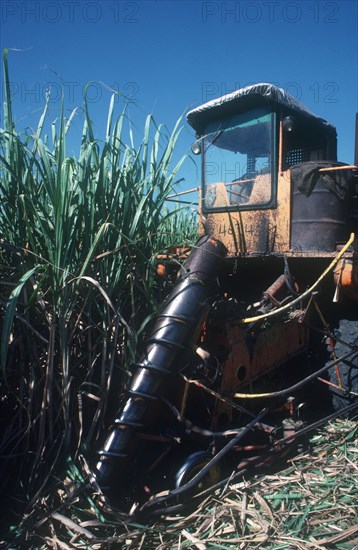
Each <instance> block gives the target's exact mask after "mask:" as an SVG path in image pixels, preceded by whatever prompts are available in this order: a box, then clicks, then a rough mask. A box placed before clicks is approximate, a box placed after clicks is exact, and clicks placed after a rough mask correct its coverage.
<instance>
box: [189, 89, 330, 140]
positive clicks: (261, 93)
mask: <svg viewBox="0 0 358 550" xmlns="http://www.w3.org/2000/svg"><path fill="white" fill-rule="evenodd" d="M265 106H271V108H272V109H274V110H281V109H283V110H284V111H285V112H287V114H295V113H296V114H299V115H301V116H304V117H306V118H308V119H310V120H311V121H312V123H316V124H317V125H318V126H320V127H321V130H325V131H326V132H327V131H328V132H330V131H331V132H332V133H334V134H336V129H335V128H334V126H332V125H331V124H329V123H328V122H327V121H326V120H324V119H323V118H320V117H317V116H316V115H315V114H314V113H312V112H311V111H309V109H307V108H306V107H305V106H304V105H302V104H301V103H299V101H297V100H296V99H295V98H293V97H292V96H290V95H289V94H288V93H287V92H286V91H285V90H284V89H283V88H277V87H276V86H274V85H273V84H267V83H260V84H253V85H252V86H246V87H245V88H241V89H239V90H236V91H235V92H232V93H230V94H226V95H224V96H222V97H219V98H217V99H213V100H212V101H208V102H207V103H204V104H203V105H200V106H199V107H196V108H195V109H192V110H191V111H189V112H188V114H187V115H186V118H187V120H188V122H189V124H190V125H191V126H192V127H193V128H194V130H195V131H196V132H198V133H199V134H202V133H203V131H204V128H205V126H206V125H207V124H208V123H209V122H212V121H214V120H218V119H222V118H226V117H229V116H231V115H234V114H238V113H240V112H243V111H247V110H250V109H256V108H259V107H265Z"/></svg>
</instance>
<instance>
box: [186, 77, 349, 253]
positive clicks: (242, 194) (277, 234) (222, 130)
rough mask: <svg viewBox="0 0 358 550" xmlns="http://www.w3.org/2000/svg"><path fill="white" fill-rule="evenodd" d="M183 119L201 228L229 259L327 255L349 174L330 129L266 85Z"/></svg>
mask: <svg viewBox="0 0 358 550" xmlns="http://www.w3.org/2000/svg"><path fill="white" fill-rule="evenodd" d="M187 119H188V122H189V123H190V124H191V126H192V127H193V128H194V129H195V130H196V136H197V140H196V142H195V143H194V145H193V152H194V153H195V154H197V155H200V157H201V165H202V187H201V198H200V215H201V223H202V227H204V225H205V231H210V233H212V234H213V235H214V236H216V237H217V238H219V239H220V240H221V241H223V242H224V244H225V245H226V246H227V248H228V250H229V253H231V254H233V255H246V256H251V255H262V254H277V253H283V254H293V255H294V254H295V253H298V252H299V253H300V254H302V253H303V252H304V253H307V254H308V255H309V254H311V253H314V254H317V252H319V251H323V252H324V253H330V252H332V253H333V252H334V251H335V249H336V246H337V243H339V242H340V241H341V240H344V239H345V237H346V233H347V230H348V225H349V224H348V222H347V219H346V218H347V216H348V215H349V213H348V211H347V204H348V203H349V200H348V197H350V195H351V192H352V185H351V183H350V180H351V179H352V170H351V169H349V170H348V171H347V170H346V168H347V167H346V166H344V165H342V164H341V163H337V162H336V154H337V153H336V148H337V146H336V130H335V128H334V127H333V126H331V125H330V124H329V123H327V122H326V121H325V120H323V119H321V118H318V117H316V116H315V115H314V114H313V113H311V112H310V111H308V110H307V109H306V108H305V107H304V106H303V105H301V104H300V103H298V102H297V101H296V100H295V99H294V98H292V97H291V96H289V95H288V94H287V93H286V92H284V91H283V90H282V89H279V88H277V87H275V86H273V85H272V84H255V85H253V86H248V87H246V88H243V89H240V90H237V91H236V92H233V93H231V94H228V95H225V96H223V97H221V98H219V99H217V100H213V101H210V102H208V103H205V104H204V105H202V106H200V107H198V108H196V109H193V110H192V111H190V112H189V113H188V115H187ZM348 168H349V167H348ZM332 169H334V170H333V171H332ZM337 178H338V180H339V181H336V180H337ZM342 182H343V183H342ZM342 190H343V192H342ZM327 219H329V220H331V224H330V225H329V224H327ZM325 220H326V221H325Z"/></svg>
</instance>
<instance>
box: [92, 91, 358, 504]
mask: <svg viewBox="0 0 358 550" xmlns="http://www.w3.org/2000/svg"><path fill="white" fill-rule="evenodd" d="M187 119H188V122H189V124H190V125H191V126H192V127H193V128H194V130H195V132H196V141H195V143H194V144H193V148H192V150H193V153H194V154H195V155H198V158H199V159H200V163H201V168H202V183H201V188H200V192H199V237H200V238H199V241H198V243H197V244H196V246H195V247H193V249H192V251H191V252H190V254H189V257H188V258H187V259H186V260H185V262H184V264H183V265H182V266H181V268H180V270H179V274H178V277H177V279H176V282H175V283H174V285H173V288H172V290H171V292H170V293H169V295H168V297H167V298H166V300H165V301H164V303H163V305H162V308H161V309H160V311H159V312H158V315H157V317H156V320H155V323H154V325H153V328H152V331H151V332H150V331H149V333H148V338H147V340H146V341H145V342H144V344H143V350H142V355H141V356H140V359H139V361H138V362H137V363H136V364H135V365H134V366H133V378H132V382H131V384H130V386H129V388H128V390H127V393H126V395H125V396H124V399H123V405H122V406H121V408H120V410H119V411H118V414H117V417H116V420H115V422H114V425H113V427H112V429H111V430H110V431H109V434H108V436H107V438H106V441H105V443H104V445H103V447H102V449H101V450H100V452H99V460H98V463H97V465H96V477H97V481H98V484H99V485H100V487H101V488H102V489H103V490H104V491H108V492H111V493H112V494H113V492H114V493H116V492H118V487H121V488H122V490H123V486H125V483H124V480H125V479H127V481H128V479H129V480H130V481H131V483H132V481H133V479H136V475H137V478H138V479H139V478H140V480H139V481H138V484H139V485H141V486H142V502H143V501H144V500H145V498H149V501H148V503H147V504H146V503H144V504H143V505H142V508H141V510H148V509H152V510H153V509H154V510H156V509H157V511H158V508H156V507H158V506H159V510H160V509H161V505H163V506H164V507H166V506H167V505H168V502H169V503H171V504H173V502H174V501H175V502H177V498H178V495H179V494H183V493H185V492H186V494H187V495H188V494H189V495H192V494H193V493H192V491H193V490H194V489H195V490H196V492H198V491H199V490H203V488H205V486H206V484H207V483H210V484H212V482H213V479H214V480H216V479H217V478H218V477H219V474H218V470H217V468H218V464H220V461H221V459H222V457H223V456H224V454H227V453H228V452H229V451H230V452H232V451H236V453H237V455H238V456H240V457H241V459H242V453H243V454H244V456H245V452H249V453H251V452H254V453H257V452H259V449H262V448H265V449H266V450H270V449H271V450H272V449H275V448H277V447H280V445H281V443H280V441H281V440H278V439H277V437H278V435H277V434H281V436H280V437H282V433H283V435H284V434H285V429H286V428H285V427H284V426H285V425H286V424H285V422H286V420H287V418H288V419H289V420H290V421H291V422H292V425H291V428H290V430H289V433H290V434H291V435H290V436H289V437H292V433H294V432H295V430H297V429H299V427H300V426H301V424H300V422H301V420H300V414H301V413H300V412H299V411H300V410H301V407H302V402H301V401H300V399H301V393H300V392H301V390H305V389H307V388H309V389H310V392H311V397H312V393H313V402H315V404H316V407H318V408H320V407H321V405H322V401H321V396H320V394H319V392H318V390H317V384H318V385H321V386H322V387H325V388H327V389H328V393H329V394H330V395H331V397H332V403H333V409H334V410H335V411H336V412H338V413H339V412H342V411H343V413H346V412H347V411H351V410H353V409H354V408H355V407H356V405H357V397H358V268H357V253H358V241H357V236H358V178H357V167H356V166H355V165H354V166H352V165H347V164H344V163H340V162H337V143H336V142H337V139H336V130H335V128H334V127H333V126H331V125H330V124H329V123H328V122H326V121H325V120H323V119H321V118H319V117H317V116H315V115H314V114H313V113H311V112H310V111H308V110H307V109H306V108H305V107H304V106H303V105H301V104H300V103H298V102H297V101H296V100H295V99H294V98H292V97H290V96H289V95H288V94H287V93H286V92H285V91H284V90H281V89H279V88H276V87H275V86H273V85H271V84H256V85H253V86H249V87H247V88H243V89H240V90H237V91H236V92H233V93H231V94H228V95H226V96H223V97H221V98H218V99H217V100H213V101H210V102H208V103H205V104H204V105H201V106H200V107H197V108H196V109H193V110H192V111H190V112H189V113H188V115H187ZM356 162H357V157H356ZM182 194H183V193H180V195H182ZM176 252H177V258H180V259H182V257H181V256H186V251H185V254H181V252H183V251H180V250H179V251H176ZM166 259H167V258H166V256H165V255H162V256H161V258H159V262H158V263H159V267H158V271H159V272H160V273H161V274H162V275H163V274H164V275H165V266H164V264H165V261H166ZM179 263H181V262H179ZM325 355H326V357H325ZM304 399H306V398H304ZM278 411H281V412H280V414H281V415H282V417H281V419H280V420H278V419H277V414H278ZM270 414H271V419H272V420H271V421H270ZM263 418H265V424H263V423H262V419H263ZM266 419H267V420H266ZM270 422H271V423H270ZM292 426H293V427H292ZM282 430H283V432H282ZM239 462H240V461H239V460H238V463H239ZM168 463H175V464H176V465H177V466H176V472H175V475H174V477H171V474H170V471H171V468H169V469H168V468H167V464H168ZM131 468H132V469H131ZM238 470H239V471H241V470H240V468H238ZM128 471H131V472H132V474H130V475H129V476H128ZM133 471H135V472H137V474H136V475H134V474H133ZM163 471H166V472H167V474H165V475H162V472H163ZM138 472H142V473H143V472H146V475H144V478H145V479H144V481H143V475H139V474H138ZM155 472H157V473H158V472H160V473H161V474H160V475H162V481H163V484H162V485H161V486H160V488H165V489H167V490H168V491H169V493H166V495H167V496H166V497H165V498H164V497H158V498H156V497H154V495H153V491H154V492H155V483H154V482H153V477H152V476H154V474H155ZM116 473H117V474H118V475H119V477H120V479H117V481H116V482H114V481H113V479H114V478H115V477H116ZM133 475H134V477H133ZM193 476H194V481H192V480H191V478H193ZM117 477H118V476H117ZM173 484H174V489H173ZM127 488H128V487H127ZM199 492H200V491H199ZM204 492H205V491H204ZM143 495H144V496H143ZM163 498H164V500H163ZM174 508H175V506H174ZM175 509H176V508H175ZM166 510H168V508H166ZM158 513H159V512H158Z"/></svg>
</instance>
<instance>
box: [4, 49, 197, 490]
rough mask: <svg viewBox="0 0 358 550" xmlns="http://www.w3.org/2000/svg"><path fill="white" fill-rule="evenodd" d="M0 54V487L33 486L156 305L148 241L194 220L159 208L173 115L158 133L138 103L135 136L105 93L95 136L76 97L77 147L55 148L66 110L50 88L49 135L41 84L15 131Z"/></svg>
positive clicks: (95, 427)
mask: <svg viewBox="0 0 358 550" xmlns="http://www.w3.org/2000/svg"><path fill="white" fill-rule="evenodd" d="M7 58H8V52H7V51H4V58H3V66H4V81H5V95H4V97H5V101H4V127H3V128H2V129H1V134H0V140H1V142H0V166H1V168H0V199H1V203H0V239H1V240H0V269H1V275H0V276H1V282H0V300H1V301H0V315H1V317H0V318H1V324H2V329H1V330H2V333H1V378H0V423H1V426H0V427H1V432H0V433H1V436H0V460H1V470H2V471H3V472H6V479H4V478H3V479H2V480H1V489H2V490H3V491H4V490H6V488H8V487H9V485H10V483H11V486H12V487H14V485H15V486H16V484H18V483H19V482H20V483H21V484H22V486H23V487H24V489H25V492H26V493H27V494H28V495H29V497H31V496H33V497H34V495H35V494H38V493H39V491H41V489H42V488H43V486H44V485H45V484H46V482H47V480H48V476H49V475H50V474H51V472H52V471H53V470H54V468H57V467H58V465H59V464H60V463H61V460H62V459H63V458H64V457H65V456H66V454H67V453H69V452H72V453H75V452H76V451H77V450H78V449H79V448H80V446H81V445H82V444H83V443H87V444H91V445H93V444H94V442H95V441H96V439H97V438H98V436H99V434H100V433H101V432H102V430H103V425H104V424H105V422H106V418H108V417H111V415H112V414H113V411H114V410H115V409H116V407H117V405H118V401H117V399H118V394H119V391H120V389H121V388H123V387H124V386H125V384H126V383H127V378H128V366H129V364H130V362H131V360H132V357H133V351H134V349H135V347H136V345H137V341H138V340H139V339H140V337H141V334H142V332H143V331H144V330H145V326H146V321H147V319H148V316H149V312H150V311H152V310H154V309H155V305H156V282H155V269H154V267H155V258H156V254H157V253H158V252H159V251H161V250H163V248H165V247H167V246H170V245H171V244H174V243H175V244H178V243H179V244H180V243H183V244H185V243H188V242H190V241H191V240H192V239H193V238H194V236H195V233H196V228H195V224H194V223H193V222H194V215H193V214H191V213H190V211H183V210H175V209H172V210H168V209H167V208H166V207H165V198H166V196H167V195H168V193H169V192H170V191H171V190H172V189H173V187H174V186H175V185H176V184H177V183H178V179H177V174H178V171H179V169H180V167H181V166H182V163H183V161H184V157H183V158H180V159H179V160H177V161H176V162H174V156H173V154H174V149H175V146H176V143H177V140H178V137H179V134H180V128H179V126H180V121H178V123H177V124H176V126H175V128H174V130H173V132H172V133H170V134H168V133H167V131H166V129H165V127H164V126H156V124H155V122H154V120H153V117H152V116H151V115H149V116H148V117H147V118H146V121H145V126H144V135H143V138H142V141H141V143H140V145H139V146H138V147H137V148H135V146H134V143H133V140H132V134H131V131H128V127H129V123H128V118H127V111H126V108H125V107H124V108H123V111H122V112H121V114H120V115H119V116H118V117H117V118H116V117H115V114H114V106H115V95H113V96H112V97H111V100H110V104H109V110H108V118H107V127H106V133H105V137H104V139H103V141H101V140H99V139H98V138H96V137H95V134H94V128H93V124H92V121H91V118H90V112H89V109H88V103H87V102H86V98H85V102H84V125H83V132H82V138H81V146H80V152H79V155H78V158H75V157H73V156H67V152H66V140H68V135H69V133H70V130H71V120H72V118H73V117H74V116H75V111H73V112H72V114H71V116H70V117H69V118H68V119H67V120H66V118H65V115H64V100H63V98H62V107H61V109H62V111H61V115H60V117H59V119H58V121H57V123H53V124H52V136H51V138H50V137H48V136H47V135H45V126H46V122H47V119H48V109H49V100H50V97H49V96H47V99H46V101H45V104H44V108H43V112H42V115H41V117H40V120H39V123H38V126H37V129H36V130H35V131H34V132H33V133H31V134H28V133H21V132H19V131H18V130H17V128H16V127H15V124H14V121H13V114H12V105H11V93H10V79H9V72H8V59H7ZM125 135H129V138H128V142H129V143H126V141H125ZM113 398H114V401H115V402H114V404H113V405H111V403H112V401H113Z"/></svg>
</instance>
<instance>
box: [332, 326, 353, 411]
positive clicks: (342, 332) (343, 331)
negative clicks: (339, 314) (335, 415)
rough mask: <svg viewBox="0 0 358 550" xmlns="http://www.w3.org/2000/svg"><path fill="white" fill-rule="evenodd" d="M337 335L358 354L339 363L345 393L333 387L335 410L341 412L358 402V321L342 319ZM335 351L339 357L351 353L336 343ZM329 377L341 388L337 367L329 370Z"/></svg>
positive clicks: (341, 344) (342, 345)
mask: <svg viewBox="0 0 358 550" xmlns="http://www.w3.org/2000/svg"><path fill="white" fill-rule="evenodd" d="M335 335H336V336H337V338H339V339H340V340H342V342H346V343H347V344H350V345H351V346H355V348H356V352H355V353H354V354H353V355H351V356H350V357H348V358H347V359H346V360H345V361H341V362H340V363H339V376H340V382H341V384H342V389H343V391H342V390H339V389H336V388H334V387H332V386H331V394H332V405H333V409H334V410H335V411H336V412H339V411H341V410H342V409H343V408H344V407H346V406H347V405H350V404H352V403H353V402H354V401H357V402H358V321H350V320H348V319H341V320H340V322H339V328H338V329H337V331H335ZM334 350H335V353H336V356H337V357H339V356H341V355H343V354H344V353H346V352H347V351H349V348H348V346H345V345H344V344H343V343H341V342H339V341H336V343H335V346H334ZM328 376H329V381H330V382H331V383H332V384H335V385H336V386H339V380H338V377H337V370H336V367H332V368H331V369H329V371H328ZM344 390H345V391H344ZM348 392H351V393H348ZM353 394H355V395H353Z"/></svg>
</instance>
